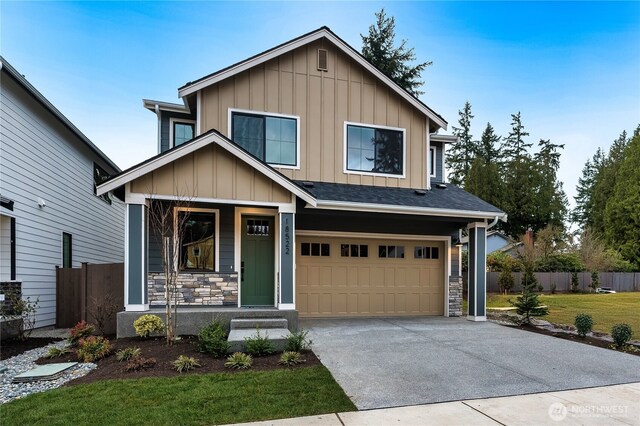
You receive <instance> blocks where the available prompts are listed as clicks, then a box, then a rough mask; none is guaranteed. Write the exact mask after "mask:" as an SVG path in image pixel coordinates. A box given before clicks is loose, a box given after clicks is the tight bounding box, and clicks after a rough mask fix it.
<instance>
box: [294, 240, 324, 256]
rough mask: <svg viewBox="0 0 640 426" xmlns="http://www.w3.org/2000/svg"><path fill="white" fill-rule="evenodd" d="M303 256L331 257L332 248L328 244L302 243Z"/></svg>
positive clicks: (301, 251) (301, 252)
mask: <svg viewBox="0 0 640 426" xmlns="http://www.w3.org/2000/svg"><path fill="white" fill-rule="evenodd" d="M300 254H301V255H302V256H321V257H329V256H331V246H330V244H327V243H302V244H301V246H300Z"/></svg>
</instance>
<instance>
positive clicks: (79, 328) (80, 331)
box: [69, 320, 96, 346]
mask: <svg viewBox="0 0 640 426" xmlns="http://www.w3.org/2000/svg"><path fill="white" fill-rule="evenodd" d="M95 331H96V328H95V327H94V326H93V325H92V324H89V323H88V322H86V321H85V320H82V321H80V322H79V323H77V324H76V325H75V326H73V328H72V329H71V330H70V331H69V343H70V344H71V346H77V345H78V342H79V341H80V339H84V338H85V337H89V336H91V335H92V334H93V333H95Z"/></svg>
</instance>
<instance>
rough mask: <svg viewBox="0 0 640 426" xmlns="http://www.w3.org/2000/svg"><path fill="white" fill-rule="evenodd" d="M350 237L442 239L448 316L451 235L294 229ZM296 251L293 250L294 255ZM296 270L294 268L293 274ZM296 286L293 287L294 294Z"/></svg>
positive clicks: (312, 234) (301, 233) (300, 233)
mask: <svg viewBox="0 0 640 426" xmlns="http://www.w3.org/2000/svg"><path fill="white" fill-rule="evenodd" d="M298 236H300V237H343V238H347V237H351V238H388V239H393V240H406V241H425V240H431V241H444V248H445V250H446V252H447V253H446V257H445V259H446V262H444V263H445V265H444V268H443V269H444V277H443V280H444V316H445V317H448V316H449V276H450V275H451V237H450V236H443V235H406V234H376V233H370V232H341V231H306V230H300V231H296V237H298ZM295 255H297V253H295V252H294V256H295ZM295 274H296V272H295V270H294V276H295ZM296 290H297V289H296V288H294V289H293V291H294V294H295V292H296Z"/></svg>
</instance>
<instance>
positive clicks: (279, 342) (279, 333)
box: [227, 325, 291, 352]
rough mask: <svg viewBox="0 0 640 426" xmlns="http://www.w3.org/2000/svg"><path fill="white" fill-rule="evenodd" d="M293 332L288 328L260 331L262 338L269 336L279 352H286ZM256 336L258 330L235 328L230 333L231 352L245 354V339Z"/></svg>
mask: <svg viewBox="0 0 640 426" xmlns="http://www.w3.org/2000/svg"><path fill="white" fill-rule="evenodd" d="M289 334H291V332H290V331H289V329H288V328H286V325H285V327H282V328H266V329H262V328H261V329H260V335H261V336H265V335H266V336H268V337H269V340H271V342H272V343H273V344H274V346H275V348H276V350H277V351H282V350H284V348H285V346H286V343H287V336H289ZM255 335H256V329H255V328H253V329H251V328H235V329H232V330H231V331H230V332H229V337H228V338H227V341H228V342H229V345H230V347H229V351H231V352H238V351H240V352H243V351H244V350H245V340H244V339H245V337H253V336H255Z"/></svg>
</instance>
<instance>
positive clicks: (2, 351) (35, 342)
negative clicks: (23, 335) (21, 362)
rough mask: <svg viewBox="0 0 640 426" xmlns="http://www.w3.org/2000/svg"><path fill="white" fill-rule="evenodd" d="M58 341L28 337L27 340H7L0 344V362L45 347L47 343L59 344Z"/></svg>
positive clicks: (48, 338)
mask: <svg viewBox="0 0 640 426" xmlns="http://www.w3.org/2000/svg"><path fill="white" fill-rule="evenodd" d="M59 341H60V339H53V338H50V337H29V338H28V339H27V340H17V339H7V340H3V341H2V342H0V361H2V360H5V359H7V358H11V357H13V356H16V355H20V354H21V353H23V352H26V351H30V350H31V349H35V348H40V347H42V346H46V345H48V344H49V343H54V342H59Z"/></svg>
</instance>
